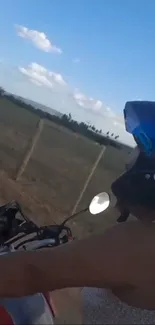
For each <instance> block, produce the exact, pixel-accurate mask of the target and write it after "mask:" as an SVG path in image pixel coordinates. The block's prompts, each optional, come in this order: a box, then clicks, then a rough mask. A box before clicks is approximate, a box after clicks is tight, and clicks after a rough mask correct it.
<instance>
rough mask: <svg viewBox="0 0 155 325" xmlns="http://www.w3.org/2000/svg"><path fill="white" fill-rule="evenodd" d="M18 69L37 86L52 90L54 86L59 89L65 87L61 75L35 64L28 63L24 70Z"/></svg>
mask: <svg viewBox="0 0 155 325" xmlns="http://www.w3.org/2000/svg"><path fill="white" fill-rule="evenodd" d="M18 69H19V71H20V72H21V73H22V74H24V75H25V76H27V77H28V78H29V80H30V81H31V82H32V83H34V84H35V85H37V86H44V87H47V88H53V87H54V86H56V85H59V86H61V87H64V86H65V85H66V82H65V81H64V79H63V77H62V75H61V74H59V73H55V72H52V71H49V70H47V69H46V68H45V67H43V66H41V65H39V64H38V63H36V62H32V63H30V64H29V65H28V66H27V67H26V68H23V67H19V68H18Z"/></svg>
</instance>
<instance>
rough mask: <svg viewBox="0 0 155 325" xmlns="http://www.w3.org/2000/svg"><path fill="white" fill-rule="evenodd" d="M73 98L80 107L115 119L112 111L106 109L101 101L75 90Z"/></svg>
mask: <svg viewBox="0 0 155 325" xmlns="http://www.w3.org/2000/svg"><path fill="white" fill-rule="evenodd" d="M73 98H74V100H75V101H76V103H77V104H78V105H79V106H81V107H83V108H85V109H88V110H91V111H92V112H94V113H96V114H99V115H103V116H107V117H114V113H113V112H112V110H111V109H110V108H109V107H105V106H104V105H103V102H102V101H101V100H99V99H94V98H92V97H88V96H86V95H85V94H83V93H81V92H80V91H79V90H78V89H75V90H74V94H73Z"/></svg>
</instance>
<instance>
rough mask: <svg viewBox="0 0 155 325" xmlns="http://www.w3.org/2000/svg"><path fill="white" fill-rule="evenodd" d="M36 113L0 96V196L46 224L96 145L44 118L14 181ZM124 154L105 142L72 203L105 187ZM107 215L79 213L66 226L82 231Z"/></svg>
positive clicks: (70, 196) (80, 178)
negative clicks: (29, 154) (95, 165)
mask: <svg viewBox="0 0 155 325" xmlns="http://www.w3.org/2000/svg"><path fill="white" fill-rule="evenodd" d="M38 119H39V118H38V116H37V115H35V114H33V113H30V112H29V111H27V110H25V109H23V108H21V107H18V106H16V105H14V104H13V103H11V102H10V101H8V100H7V99H5V98H3V99H2V98H1V99H0V170H1V171H5V174H3V176H2V180H1V184H0V197H1V199H2V200H3V201H6V200H9V199H18V201H19V202H21V203H22V205H23V207H24V209H25V211H26V213H28V214H29V215H30V216H31V217H33V218H35V220H36V222H38V223H41V224H49V223H52V221H55V222H59V221H60V220H63V219H64V216H67V215H68V214H69V213H71V211H72V209H73V206H74V204H75V202H76V200H77V197H78V195H79V193H80V191H81V189H82V187H83V184H84V182H85V180H86V178H87V176H88V174H89V172H90V170H91V168H92V165H93V164H94V162H95V160H96V158H97V156H98V154H99V152H100V150H101V146H100V145H98V144H96V143H94V142H92V141H90V140H89V139H87V138H84V137H82V136H80V135H75V134H73V133H72V132H70V131H69V130H67V129H64V128H62V127H60V126H57V125H56V124H53V123H52V122H49V121H45V125H44V128H43V131H42V133H41V136H40V138H39V141H38V144H37V146H36V148H35V150H34V153H33V155H32V157H31V159H30V161H29V163H28V166H27V168H26V170H25V172H24V174H23V176H22V179H20V181H18V182H14V181H13V180H12V177H13V176H14V174H15V171H16V169H17V167H18V166H19V163H20V162H21V160H22V158H23V155H24V152H25V149H26V147H27V143H28V141H29V140H30V139H31V137H32V136H33V134H34V133H35V129H36V125H37V123H38ZM126 156H127V149H125V148H124V149H122V150H118V149H114V148H112V147H108V148H106V151H105V154H104V156H103V157H102V159H101V161H100V163H99V166H98V168H97V170H96V172H95V175H94V176H93V178H92V180H91V182H90V184H89V187H88V189H87V191H86V193H85V195H84V197H83V199H82V202H81V203H80V206H79V207H78V209H80V208H84V207H85V206H87V204H88V202H89V200H90V199H91V198H92V197H93V196H94V195H95V194H96V193H98V192H100V191H103V190H108V189H109V188H110V184H111V182H112V180H113V179H114V178H116V177H117V175H118V174H119V173H120V172H122V171H123V169H124V162H125V159H126ZM113 221H114V218H113V213H112V211H108V212H107V213H106V214H105V215H103V214H102V215H100V216H96V217H92V216H90V215H88V214H85V215H81V216H80V217H79V218H78V219H77V220H75V222H74V223H73V224H72V226H73V229H74V232H75V234H76V235H78V236H79V237H83V236H85V235H87V234H89V233H92V232H97V231H100V230H102V229H104V228H105V227H106V226H108V225H109V224H111V222H113Z"/></svg>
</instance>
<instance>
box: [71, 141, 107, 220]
mask: <svg viewBox="0 0 155 325" xmlns="http://www.w3.org/2000/svg"><path fill="white" fill-rule="evenodd" d="M105 149H106V147H105V146H103V147H102V149H101V151H100V153H99V155H98V157H97V159H96V161H95V163H94V165H93V166H92V169H91V171H90V174H89V175H88V177H87V179H86V181H85V183H84V186H83V188H82V189H81V191H80V194H79V197H78V199H77V201H76V203H75V205H74V208H73V210H72V214H74V213H75V212H76V211H77V207H78V205H79V204H80V202H81V200H82V198H83V195H84V193H85V192H86V189H87V187H88V185H89V183H90V181H91V179H92V177H93V175H94V173H95V170H96V168H97V166H98V164H99V162H100V160H101V158H102V156H103V154H104V152H105Z"/></svg>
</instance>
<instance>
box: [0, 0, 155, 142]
mask: <svg viewBox="0 0 155 325" xmlns="http://www.w3.org/2000/svg"><path fill="white" fill-rule="evenodd" d="M154 12H155V1H154V0H148V1H143V0H134V1H133V0H130V1H127V0H96V1H95V0H93V1H92V0H83V1H82V0H79V1H76V0H46V1H43V0H32V1H30V0H27V1H21V0H16V1H15V2H14V5H13V1H12V0H1V11H0V27H1V28H0V37H1V51H0V84H1V85H2V86H4V87H5V88H6V89H7V90H9V91H11V92H14V93H17V94H20V95H22V96H24V97H28V98H30V99H33V100H35V101H38V102H41V103H43V104H45V105H48V106H51V107H53V108H55V109H58V110H60V111H62V112H66V113H69V112H71V113H72V116H73V117H74V118H76V119H78V120H84V121H90V122H91V123H93V124H95V125H96V127H98V128H99V129H100V128H102V130H103V131H105V132H106V131H107V130H109V129H110V130H112V131H114V132H115V133H117V134H118V133H119V134H120V138H121V140H122V141H125V142H130V143H131V142H132V141H131V138H130V136H128V134H127V133H125V131H124V128H123V125H122V123H123V122H122V110H123V108H124V105H125V102H126V101H128V100H135V99H140V100H146V99H147V100H155V92H154V89H155V80H154V76H155V64H154V60H155V41H154V40H155V19H154ZM25 27H26V29H25ZM41 33H44V34H41Z"/></svg>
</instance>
